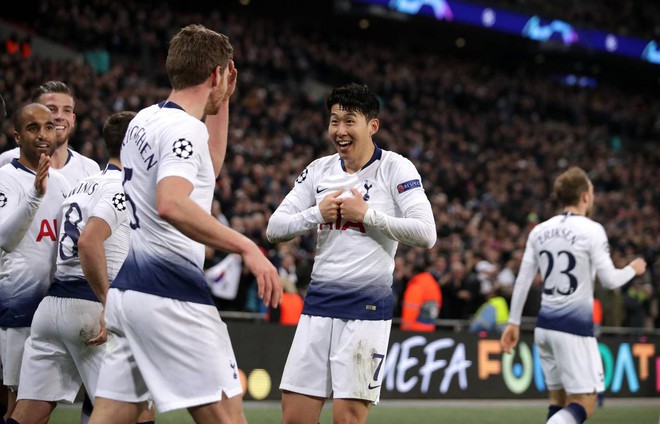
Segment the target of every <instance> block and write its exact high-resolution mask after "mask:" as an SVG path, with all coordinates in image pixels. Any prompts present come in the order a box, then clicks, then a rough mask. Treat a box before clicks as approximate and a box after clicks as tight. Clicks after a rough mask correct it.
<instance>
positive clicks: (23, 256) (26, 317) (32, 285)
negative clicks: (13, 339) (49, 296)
mask: <svg viewBox="0 0 660 424" xmlns="http://www.w3.org/2000/svg"><path fill="white" fill-rule="evenodd" d="M34 177H35V174H34V172H32V171H31V170H29V169H28V168H26V167H24V166H23V165H21V164H20V162H19V161H18V160H17V159H14V160H13V161H12V162H11V163H10V164H8V165H5V166H3V167H2V168H0V226H2V225H6V221H7V220H8V219H9V218H10V216H11V215H12V213H15V212H16V211H17V210H18V208H20V207H21V205H25V204H27V202H28V200H27V194H28V193H29V192H30V190H31V189H33V187H34ZM69 190H70V185H69V183H68V182H67V180H66V179H65V178H64V177H63V176H62V175H61V174H59V173H58V172H57V171H56V170H53V169H51V170H50V171H49V176H48V182H47V189H46V194H44V196H43V198H42V199H41V202H40V204H39V208H38V209H37V211H36V213H35V215H34V219H33V220H32V222H31V224H30V226H29V227H28V229H27V232H26V233H25V235H24V236H23V238H22V239H21V241H20V242H18V244H17V245H16V246H15V247H14V248H13V250H11V251H9V252H7V251H4V250H2V251H0V327H29V326H30V325H31V324H32V316H33V315H34V312H35V311H36V309H37V306H38V305H39V302H40V301H41V299H42V298H43V297H44V296H45V295H46V292H47V291H48V286H49V285H50V282H51V277H52V274H53V270H54V264H55V252H56V248H57V229H58V222H59V219H60V218H59V217H60V211H61V207H62V202H63V201H64V198H65V197H66V194H67V193H68V192H69Z"/></svg>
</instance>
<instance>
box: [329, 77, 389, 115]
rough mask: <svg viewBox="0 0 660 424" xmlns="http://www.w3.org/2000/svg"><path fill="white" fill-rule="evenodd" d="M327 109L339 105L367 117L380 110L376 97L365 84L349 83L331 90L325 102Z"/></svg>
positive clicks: (376, 113)
mask: <svg viewBox="0 0 660 424" xmlns="http://www.w3.org/2000/svg"><path fill="white" fill-rule="evenodd" d="M325 105H326V107H327V108H328V111H330V110H331V109H332V106H334V105H339V106H340V107H341V108H342V109H344V110H346V111H351V112H359V113H361V114H362V115H364V116H365V118H367V121H370V120H371V119H374V118H376V117H377V116H378V113H379V112H380V102H379V101H378V97H377V96H376V95H375V94H374V93H373V92H372V91H371V90H369V87H367V85H366V84H357V83H351V84H348V85H345V86H342V87H337V88H335V89H334V90H332V93H330V95H329V96H328V99H327V100H326V102H325Z"/></svg>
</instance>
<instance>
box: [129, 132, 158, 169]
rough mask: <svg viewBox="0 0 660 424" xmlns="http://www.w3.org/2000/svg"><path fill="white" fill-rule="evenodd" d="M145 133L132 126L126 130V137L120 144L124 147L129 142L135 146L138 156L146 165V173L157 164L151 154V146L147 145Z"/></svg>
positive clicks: (153, 155)
mask: <svg viewBox="0 0 660 424" xmlns="http://www.w3.org/2000/svg"><path fill="white" fill-rule="evenodd" d="M146 138H147V131H146V130H145V129H144V128H142V127H139V126H137V125H136V126H134V127H131V128H129V129H128V131H127V132H126V137H125V138H124V142H123V143H122V147H123V146H126V145H127V144H128V143H129V142H130V143H133V144H135V145H136V146H137V148H138V151H139V152H140V156H141V157H142V160H143V161H144V163H146V164H147V171H149V170H150V169H151V168H152V167H153V166H154V165H156V164H157V163H158V160H156V156H155V154H154V153H152V152H151V145H150V144H149V143H147V141H146Z"/></svg>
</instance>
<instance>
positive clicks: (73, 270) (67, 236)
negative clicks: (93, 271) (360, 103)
mask: <svg viewBox="0 0 660 424" xmlns="http://www.w3.org/2000/svg"><path fill="white" fill-rule="evenodd" d="M121 180H122V172H121V168H118V167H117V166H115V165H108V166H107V167H106V168H105V170H103V172H100V173H98V174H96V175H92V176H91V177H87V178H85V179H83V180H81V181H80V182H79V183H78V185H76V186H75V187H74V188H73V189H72V190H71V191H70V192H69V194H68V196H67V199H66V200H65V201H64V203H63V204H62V223H61V224H60V233H59V236H60V238H59V243H58V248H57V267H56V270H55V280H54V281H53V284H52V285H51V287H50V290H49V291H48V294H49V295H51V296H58V297H72V298H77V299H87V300H93V301H97V299H96V295H95V294H94V292H93V291H92V289H91V287H90V286H89V284H87V280H86V279H85V275H84V273H83V270H82V267H81V266H80V258H79V256H78V238H79V237H80V233H81V232H82V231H83V229H84V228H85V225H87V222H88V221H89V219H90V218H91V217H98V218H101V219H103V220H104V221H105V222H106V223H107V224H108V226H109V227H110V229H111V230H112V234H111V235H110V237H108V238H107V239H106V240H105V242H104V243H103V246H104V248H105V256H106V261H107V264H108V280H109V281H110V282H111V283H112V280H114V278H115V276H116V275H117V272H119V268H120V267H121V265H122V263H123V262H124V259H125V258H126V255H127V253H128V244H129V240H130V238H129V236H130V229H129V226H128V213H127V211H126V202H125V201H124V190H123V188H122V185H121Z"/></svg>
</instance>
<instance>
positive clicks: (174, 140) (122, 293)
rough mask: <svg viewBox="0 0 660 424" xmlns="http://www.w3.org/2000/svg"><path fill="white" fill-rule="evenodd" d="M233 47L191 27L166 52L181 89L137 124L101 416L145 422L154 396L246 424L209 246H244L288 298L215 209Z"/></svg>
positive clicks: (126, 148)
mask: <svg viewBox="0 0 660 424" xmlns="http://www.w3.org/2000/svg"><path fill="white" fill-rule="evenodd" d="M232 56H233V48H232V45H231V44H230V42H229V39H228V38H227V37H226V36H225V35H222V34H219V33H217V32H215V31H212V30H210V29H208V28H205V27H204V26H202V25H188V26H186V27H184V28H182V29H181V30H180V31H179V32H178V33H177V34H176V35H175V36H174V37H173V38H172V40H171V41H170V44H169V50H168V55H167V59H166V68H167V73H168V76H169V79H170V83H171V85H172V92H171V93H170V96H169V97H168V99H167V100H166V101H163V102H160V103H158V104H155V105H152V106H149V107H147V108H145V109H143V110H141V111H140V112H139V113H138V114H137V116H136V117H135V118H134V119H133V121H131V125H130V126H129V128H128V131H127V134H126V138H125V139H124V144H123V146H122V150H121V162H122V164H123V166H124V180H123V185H124V191H125V194H126V202H127V205H128V210H129V218H130V227H131V229H132V231H131V245H130V250H129V253H128V256H127V258H126V260H125V262H124V264H123V265H122V267H121V269H120V270H119V273H118V274H117V277H116V278H115V280H114V282H113V284H112V287H111V288H110V290H109V292H108V298H107V301H106V308H105V318H106V325H107V329H108V332H109V333H111V334H112V335H113V336H114V340H113V343H112V344H111V346H108V349H107V352H106V355H105V357H104V359H103V363H102V365H101V371H100V375H99V380H98V383H97V388H96V399H95V404H94V412H93V414H92V418H91V420H90V423H97V424H100V423H103V424H107V423H131V422H134V421H135V419H136V417H137V415H138V413H139V412H140V411H142V410H144V408H145V407H146V405H147V401H148V400H149V399H153V400H154V402H155V405H156V407H157V408H158V410H159V411H161V412H164V411H170V410H173V409H181V408H187V409H188V411H189V413H190V414H191V415H192V417H193V419H194V420H195V422H197V423H202V422H203V423H210V422H214V423H215V422H222V423H230V422H231V423H237V422H245V417H244V415H243V408H242V399H241V394H242V387H241V383H240V380H239V377H238V367H237V364H236V358H235V357H234V353H233V348H232V346H231V341H230V339H229V334H228V332H227V327H226V325H225V324H224V323H223V322H222V320H221V319H220V316H219V314H218V310H217V309H216V307H215V305H214V303H213V300H212V297H211V293H210V290H209V288H208V285H207V283H206V278H205V276H204V272H203V268H202V266H203V262H204V250H205V245H208V246H211V247H213V248H215V249H220V250H224V251H227V252H231V253H239V254H241V256H242V259H243V264H245V265H246V266H247V267H248V269H249V270H250V271H251V272H252V273H253V274H254V275H255V276H256V278H257V281H258V285H259V294H260V295H261V296H262V297H263V300H264V303H266V304H274V305H275V304H277V303H278V302H279V298H280V296H281V293H282V285H281V282H280V281H279V278H278V274H277V270H276V268H275V267H274V266H273V264H271V263H270V261H269V260H268V259H267V258H266V256H264V254H263V253H262V252H261V250H260V249H259V247H258V246H257V245H256V244H255V243H254V242H252V241H251V240H250V239H249V238H247V237H245V236H243V235H242V234H240V233H238V232H236V231H234V230H232V229H230V228H229V227H226V226H224V225H222V224H221V223H220V222H219V221H218V220H217V219H216V218H215V217H213V216H212V215H211V214H210V210H211V202H212V200H213V190H214V187H215V178H216V176H217V172H219V165H221V162H222V158H224V151H219V152H218V151H217V147H219V146H221V145H222V144H223V143H225V145H226V140H227V125H228V113H229V109H228V108H229V106H228V103H229V97H230V96H231V95H232V93H233V91H234V89H235V84H236V76H237V71H236V69H235V68H234V65H233V61H232ZM205 114H206V115H208V116H207V122H206V124H207V125H206V126H205V124H204V123H202V121H201V119H202V117H203V116H204V115H205ZM210 121H211V122H210ZM209 133H210V134H209ZM213 152H216V153H218V154H214V153H213Z"/></svg>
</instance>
